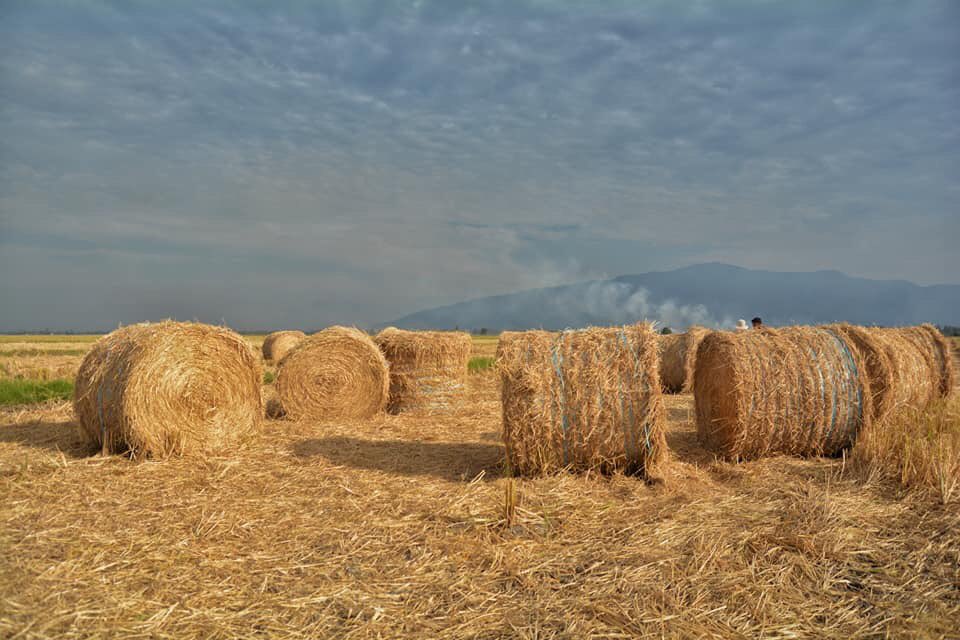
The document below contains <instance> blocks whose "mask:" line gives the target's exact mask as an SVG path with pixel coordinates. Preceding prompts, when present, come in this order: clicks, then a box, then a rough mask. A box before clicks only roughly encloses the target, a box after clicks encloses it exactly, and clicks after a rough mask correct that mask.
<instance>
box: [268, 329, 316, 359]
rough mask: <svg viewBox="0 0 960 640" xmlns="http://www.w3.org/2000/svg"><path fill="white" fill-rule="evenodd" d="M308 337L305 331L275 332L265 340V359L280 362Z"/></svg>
mask: <svg viewBox="0 0 960 640" xmlns="http://www.w3.org/2000/svg"><path fill="white" fill-rule="evenodd" d="M306 337H307V334H305V333H304V332H303V331H274V332H273V333H271V334H270V335H268V336H267V337H266V338H264V339H263V359H264V360H267V361H268V362H280V361H281V360H282V359H283V356H285V355H287V353H288V352H289V351H290V350H291V349H293V348H294V347H295V346H297V345H298V344H299V343H300V341H301V340H303V339H304V338H306Z"/></svg>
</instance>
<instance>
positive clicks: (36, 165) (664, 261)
mask: <svg viewBox="0 0 960 640" xmlns="http://www.w3.org/2000/svg"><path fill="white" fill-rule="evenodd" d="M958 29H960V3H955V2H951V1H950V0H944V1H942V2H802V3H799V2H797V3H795V2H789V3H787V2H782V3H781V2H689V3H677V2H591V3H573V2H546V1H543V0H539V1H535V2H520V1H511V2H507V1H500V2H487V3H454V2H447V1H436V2H427V1H418V2H395V3H390V2H372V1H371V2H357V1H352V2H343V3H333V2H327V3H307V2H276V3H253V2H250V3H247V2H243V3H241V2H202V1H201V2H189V3H188V2H164V3H160V2H126V1H124V2H115V3H108V2H97V3H94V2H64V3H48V2H33V1H30V2H14V1H4V2H3V3H2V4H0V98H2V99H0V272H2V273H3V277H2V278H0V300H3V301H4V304H2V305H0V329H7V330H20V329H29V328H41V327H50V328H57V329H59V328H102V327H110V326H115V325H116V324H117V323H119V322H124V323H126V322H133V321H137V320H145V319H160V318H164V317H177V318H180V319H193V318H196V319H200V320H204V321H211V322H226V323H227V324H229V325H231V326H235V327H239V328H253V327H263V328H270V327H284V326H302V327H318V326H323V325H327V324H330V323H334V322H340V323H351V324H353V323H356V324H360V325H365V324H373V323H377V322H380V321H386V320H390V319H391V318H395V317H398V316H400V315H403V314H405V313H408V312H411V311H415V310H418V309H421V308H424V307H429V306H434V305H438V304H446V303H452V302H457V301H460V300H463V299H466V298H473V297H478V296H482V295H488V294H494V293H502V292H509V291H514V290H518V289H523V288H529V287H538V286H545V285H551V284H560V283H564V282H570V281H576V280H584V279H589V278H595V277H601V276H605V275H609V276H613V275H618V274H622V273H638V272H644V271H650V270H662V269H670V268H675V267H680V266H685V265H688V264H692V263H698V262H707V261H724V262H730V263H734V264H738V265H742V266H746V267H756V268H767V269H775V270H816V269H839V270H842V271H845V272H847V273H850V274H853V275H860V276H866V277H874V278H905V279H909V280H913V281H915V282H919V283H921V284H928V283H940V282H957V281H958V279H957V276H956V274H957V273H958V271H960V257H958V252H957V251H956V249H955V247H956V244H957V240H958V238H960V215H958V210H957V205H958V202H960V181H958V180H957V178H958V175H960V173H958V169H960V166H958V149H960V62H958V61H960V38H958V37H957V33H958V32H960V31H958Z"/></svg>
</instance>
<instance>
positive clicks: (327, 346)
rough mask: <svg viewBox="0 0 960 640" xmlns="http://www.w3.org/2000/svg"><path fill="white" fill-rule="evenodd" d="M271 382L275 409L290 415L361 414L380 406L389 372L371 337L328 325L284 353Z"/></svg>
mask: <svg viewBox="0 0 960 640" xmlns="http://www.w3.org/2000/svg"><path fill="white" fill-rule="evenodd" d="M276 387H277V397H278V398H279V400H280V408H279V409H280V410H281V411H282V413H283V414H284V415H286V416H287V417H288V418H290V419H292V420H301V419H313V420H332V419H341V418H346V419H362V418H369V417H371V416H374V415H376V414H377V413H379V412H381V411H383V408H384V406H385V405H386V403H387V397H388V393H389V388H390V374H389V368H388V366H387V361H386V359H385V358H384V357H383V353H381V352H380V349H379V348H377V345H376V344H374V342H373V340H371V339H370V336H368V335H367V334H366V333H364V332H362V331H360V330H359V329H354V328H352V327H330V328H329V329H324V330H323V331H320V332H319V333H315V334H314V335H312V336H310V337H309V338H305V339H304V340H302V341H301V342H300V344H298V345H297V346H296V347H294V349H293V351H291V352H290V353H288V354H287V355H286V356H285V357H284V358H283V360H282V361H281V362H280V368H279V370H278V371H277V379H276Z"/></svg>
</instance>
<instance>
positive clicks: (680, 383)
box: [657, 327, 709, 393]
mask: <svg viewBox="0 0 960 640" xmlns="http://www.w3.org/2000/svg"><path fill="white" fill-rule="evenodd" d="M707 333H709V330H708V329H705V328H703V327H690V328H689V329H688V330H687V331H686V333H672V334H667V335H658V336H657V344H658V347H659V349H660V385H661V386H662V387H663V391H664V393H681V392H683V393H689V392H690V391H691V390H692V388H693V371H694V368H695V366H696V361H697V347H699V346H700V341H701V340H703V337H704V336H705V335H707Z"/></svg>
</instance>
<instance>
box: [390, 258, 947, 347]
mask: <svg viewBox="0 0 960 640" xmlns="http://www.w3.org/2000/svg"><path fill="white" fill-rule="evenodd" d="M753 316H761V317H762V318H763V320H764V322H765V323H767V324H771V325H785V324H820V323H824V322H833V321H840V320H843V321H848V322H853V323H857V324H866V325H872V324H877V325H904V324H917V323H921V322H932V323H934V324H960V285H933V286H920V285H916V284H914V283H912V282H906V281H903V280H868V279H865V278H854V277H851V276H848V275H845V274H843V273H840V272H839V271H813V272H803V273H790V272H776V271H759V270H753V269H744V268H741V267H735V266H731V265H727V264H720V263H710V264H699V265H694V266H691V267H685V268H683V269H676V270H674V271H654V272H650V273H643V274H639V275H625V276H620V277H618V278H612V279H610V280H596V281H590V282H580V283H576V284H570V285H564V286H559V287H550V288H545V289H533V290H529V291H520V292H517V293H511V294H507V295H500V296H491V297H487V298H478V299H476V300H470V301H467V302H460V303H457V304H452V305H448V306H445V307H437V308H435V309H427V310H424V311H419V312H417V313H412V314H410V315H407V316H404V317H402V318H398V319H396V320H394V321H393V322H390V323H387V324H390V325H394V326H397V327H401V328H407V329H453V328H455V327H460V328H461V329H465V330H477V329H480V328H486V329H487V330H489V331H491V332H494V331H502V330H517V329H529V328H536V327H542V328H544V329H563V328H566V327H582V326H588V325H613V324H623V323H628V322H636V321H638V320H641V319H647V320H656V321H658V322H659V324H660V325H661V326H663V325H666V326H670V327H672V328H674V329H683V328H685V327H686V326H688V325H691V324H702V325H707V326H732V325H733V323H735V322H736V320H737V319H738V318H744V319H746V320H747V321H749V320H750V318H752V317H753Z"/></svg>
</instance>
